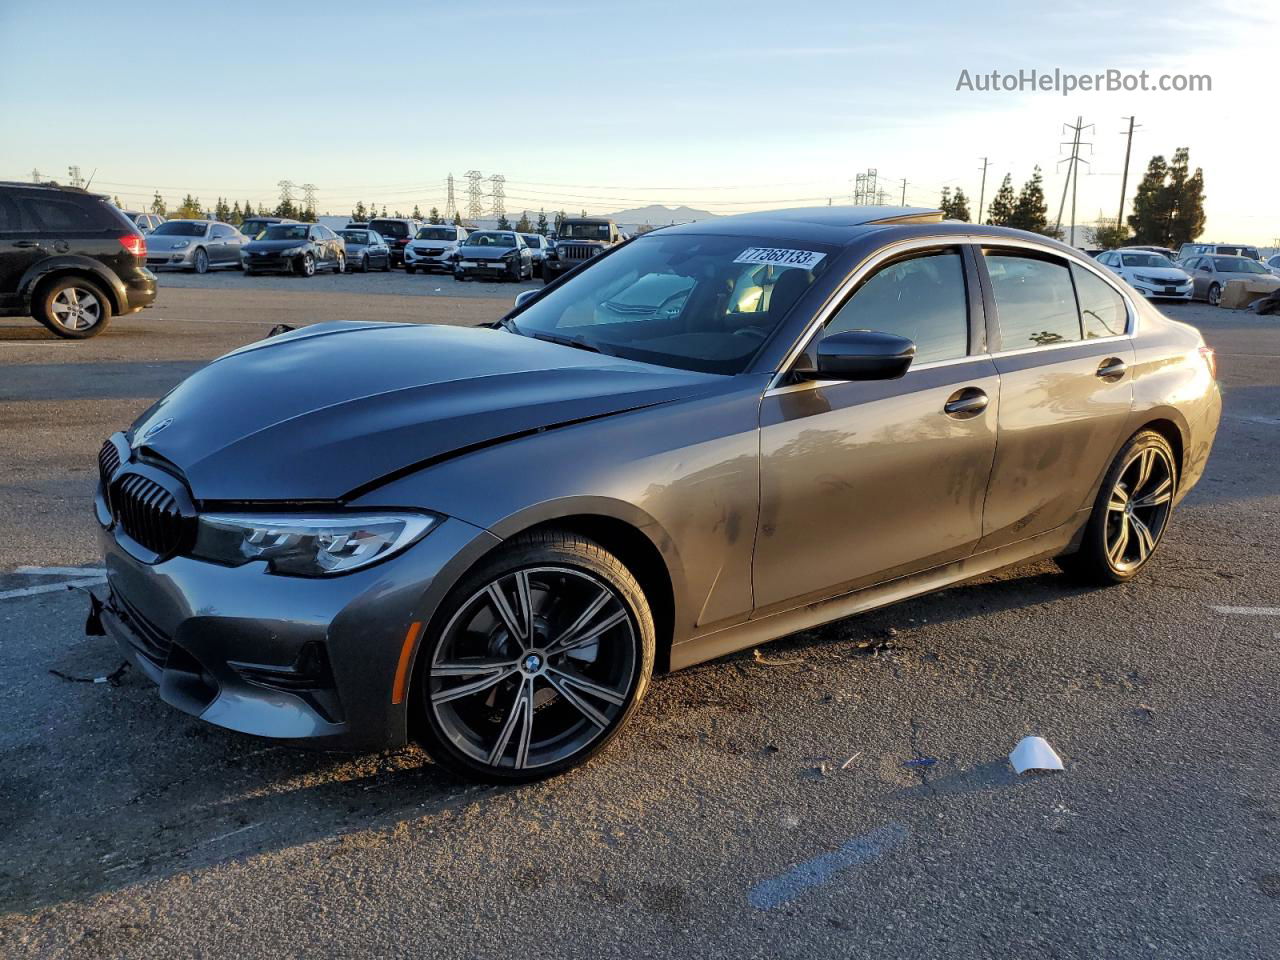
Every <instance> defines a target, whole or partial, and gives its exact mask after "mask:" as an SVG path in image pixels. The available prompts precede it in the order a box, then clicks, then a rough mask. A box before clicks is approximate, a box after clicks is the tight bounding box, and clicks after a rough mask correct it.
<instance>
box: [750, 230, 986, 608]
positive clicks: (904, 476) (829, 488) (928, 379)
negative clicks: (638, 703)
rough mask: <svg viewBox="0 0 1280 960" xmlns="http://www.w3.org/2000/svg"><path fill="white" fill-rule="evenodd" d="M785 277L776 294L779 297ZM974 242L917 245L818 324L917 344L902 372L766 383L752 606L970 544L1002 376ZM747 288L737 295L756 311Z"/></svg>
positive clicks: (797, 598)
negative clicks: (992, 352) (986, 321)
mask: <svg viewBox="0 0 1280 960" xmlns="http://www.w3.org/2000/svg"><path fill="white" fill-rule="evenodd" d="M785 282H786V277H785V273H784V276H783V277H782V278H781V279H779V281H778V282H777V283H776V284H775V285H774V289H773V291H772V292H771V294H770V298H771V299H776V298H777V297H778V296H779V295H780V294H779V293H778V292H777V291H778V288H780V287H782V286H783V285H784V284H785ZM978 289H979V288H978V281H977V279H976V273H975V267H974V265H973V263H972V254H971V252H968V251H966V250H965V248H963V247H961V246H949V245H945V244H943V245H939V246H937V247H931V248H927V249H921V250H916V251H912V252H911V253H909V254H905V255H903V256H901V257H900V258H898V259H896V260H893V261H891V262H887V263H886V264H884V265H882V266H880V267H878V268H877V269H876V270H875V272H873V273H872V274H871V275H870V276H869V277H867V279H865V280H864V281H862V282H861V283H860V284H859V285H858V286H857V288H856V289H855V290H854V291H853V293H852V295H851V296H850V297H849V298H848V299H847V300H846V301H845V302H844V303H843V304H842V305H841V306H840V307H839V309H838V310H837V311H836V312H835V313H834V314H833V315H832V317H831V318H830V320H829V321H828V322H827V324H826V326H825V328H824V329H823V331H822V332H821V335H822V336H830V335H832V334H836V333H842V332H845V331H848V330H859V329H871V330H878V331H881V332H884V333H892V334H897V335H899V336H905V337H908V338H910V339H911V340H913V341H914V342H915V344H916V351H917V352H916V360H915V361H914V362H913V363H912V365H911V368H910V369H909V370H908V371H907V373H906V375H905V376H903V377H902V378H901V379H898V380H879V381H863V382H857V381H821V382H812V381H811V382H806V383H798V384H795V385H794V386H783V387H778V388H775V389H773V390H770V391H768V392H767V393H766V394H765V397H764V399H763V402H762V404H761V410H760V453H761V477H760V481H761V483H760V488H761V510H760V526H759V531H758V534H757V537H756V553H755V563H754V574H753V581H754V590H755V606H756V615H757V616H760V615H765V614H768V613H770V612H775V611H777V610H780V609H786V608H787V607H790V606H795V605H796V604H798V603H805V602H810V601H812V600H818V599H822V598H824V597H831V596H837V595H840V594H843V593H847V592H849V591H851V590H855V589H858V588H860V587H863V586H868V585H870V584H872V583H877V582H880V581H882V580H886V579H890V578H893V577H896V576H901V575H905V574H908V573H911V572H914V571H917V570H922V569H926V568H928V567H931V566H935V565H937V564H941V563H946V562H949V561H951V560H956V559H959V558H961V557H965V556H968V555H969V554H970V553H972V552H973V550H974V548H975V546H976V544H977V543H978V541H979V539H980V538H981V536H982V505H983V498H984V496H985V494H986V490H987V479H988V476H989V475H990V472H991V465H992V461H993V459H994V457H995V452H996V422H997V421H996V418H997V416H998V412H999V411H998V407H999V397H1000V388H999V378H998V377H997V375H996V370H995V364H994V363H993V362H992V360H991V358H990V357H989V356H987V355H986V353H985V349H984V346H983V342H984V337H983V317H982V306H981V299H980V297H979V293H978ZM753 302H754V301H753V300H752V297H751V295H750V293H749V291H745V292H744V295H743V297H742V298H740V304H741V306H742V307H743V308H744V309H747V310H748V311H749V310H750V309H751V308H752V304H753Z"/></svg>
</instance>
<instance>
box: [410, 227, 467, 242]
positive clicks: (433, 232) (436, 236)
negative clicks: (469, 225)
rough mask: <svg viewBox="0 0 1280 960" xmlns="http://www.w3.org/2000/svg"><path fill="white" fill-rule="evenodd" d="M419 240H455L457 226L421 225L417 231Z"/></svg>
mask: <svg viewBox="0 0 1280 960" xmlns="http://www.w3.org/2000/svg"><path fill="white" fill-rule="evenodd" d="M417 239H419V240H457V239H458V228H457V227H423V228H422V229H421V230H419V231H418V236H417Z"/></svg>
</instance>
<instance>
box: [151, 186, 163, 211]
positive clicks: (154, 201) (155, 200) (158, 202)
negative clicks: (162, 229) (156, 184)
mask: <svg viewBox="0 0 1280 960" xmlns="http://www.w3.org/2000/svg"><path fill="white" fill-rule="evenodd" d="M151 212H152V213H158V214H160V216H162V217H163V216H165V214H166V209H165V205H164V197H162V196H160V191H159V190H157V191H156V195H155V196H154V197H152V198H151Z"/></svg>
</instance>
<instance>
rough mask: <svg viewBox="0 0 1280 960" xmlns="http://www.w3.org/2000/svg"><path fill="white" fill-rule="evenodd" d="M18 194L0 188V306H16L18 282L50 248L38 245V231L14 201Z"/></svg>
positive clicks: (17, 303) (18, 300)
mask: <svg viewBox="0 0 1280 960" xmlns="http://www.w3.org/2000/svg"><path fill="white" fill-rule="evenodd" d="M17 200H18V194H16V193H11V192H9V191H4V190H0V307H16V306H18V305H19V303H20V302H21V300H22V298H21V297H20V296H19V295H18V285H19V284H20V282H21V281H22V277H23V275H24V274H26V272H27V270H28V269H29V268H30V267H31V266H32V264H34V263H35V262H36V261H38V260H40V259H42V258H44V257H47V256H49V255H50V254H51V253H52V252H53V250H52V248H50V249H48V250H46V249H42V247H41V234H40V231H39V230H37V229H36V224H35V222H34V221H33V220H31V218H30V217H26V216H25V215H24V210H23V209H22V206H21V205H20V204H19V203H18V202H17Z"/></svg>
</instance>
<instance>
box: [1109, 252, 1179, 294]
mask: <svg viewBox="0 0 1280 960" xmlns="http://www.w3.org/2000/svg"><path fill="white" fill-rule="evenodd" d="M1098 262H1099V263H1100V264H1102V265H1103V266H1104V267H1107V268H1108V269H1110V270H1112V271H1114V272H1115V273H1118V274H1120V276H1122V277H1124V279H1125V280H1127V281H1128V282H1129V286H1131V287H1133V289H1135V290H1137V291H1138V292H1139V293H1140V294H1142V295H1143V296H1144V297H1148V298H1154V297H1159V298H1161V299H1166V298H1167V299H1170V300H1190V299H1191V275H1190V274H1188V273H1187V271H1185V270H1183V269H1182V268H1181V267H1179V266H1178V265H1177V264H1175V263H1174V262H1173V261H1172V260H1170V259H1169V258H1168V257H1166V256H1163V255H1161V254H1159V253H1152V252H1151V251H1149V250H1129V249H1127V248H1125V247H1121V248H1120V249H1119V250H1108V251H1106V252H1105V253H1100V254H1098Z"/></svg>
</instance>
